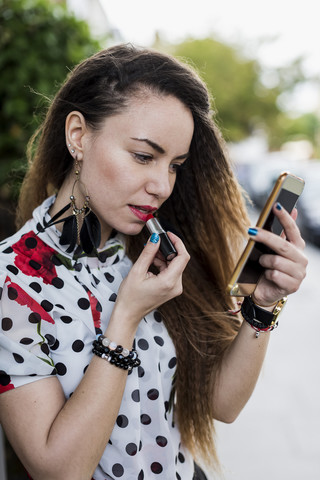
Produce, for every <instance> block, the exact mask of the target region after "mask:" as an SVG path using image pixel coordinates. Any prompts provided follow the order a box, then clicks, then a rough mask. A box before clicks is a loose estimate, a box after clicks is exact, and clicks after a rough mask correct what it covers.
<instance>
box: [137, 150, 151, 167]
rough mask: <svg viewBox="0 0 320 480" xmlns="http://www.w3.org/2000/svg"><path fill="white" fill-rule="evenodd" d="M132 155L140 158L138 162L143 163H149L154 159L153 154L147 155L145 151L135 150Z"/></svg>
mask: <svg viewBox="0 0 320 480" xmlns="http://www.w3.org/2000/svg"><path fill="white" fill-rule="evenodd" d="M132 155H133V157H134V159H135V160H138V162H140V163H143V164H147V163H149V162H150V161H151V160H152V159H153V157H152V155H147V154H145V153H137V152H133V153H132Z"/></svg>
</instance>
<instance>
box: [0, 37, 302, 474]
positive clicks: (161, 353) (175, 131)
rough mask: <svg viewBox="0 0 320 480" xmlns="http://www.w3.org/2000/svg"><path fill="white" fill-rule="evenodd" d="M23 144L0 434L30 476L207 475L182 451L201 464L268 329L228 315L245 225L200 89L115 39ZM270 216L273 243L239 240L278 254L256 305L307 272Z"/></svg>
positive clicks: (290, 233) (246, 381)
mask: <svg viewBox="0 0 320 480" xmlns="http://www.w3.org/2000/svg"><path fill="white" fill-rule="evenodd" d="M33 140H34V141H35V138H34V139H33ZM30 152H31V153H30V155H31V156H32V157H33V158H32V162H31V164H30V169H29V172H28V173H27V175H26V178H25V181H24V184H23V186H22V190H21V196H20V204H19V211H18V220H19V223H20V226H22V225H24V226H22V227H21V229H20V230H19V231H18V233H16V234H15V235H14V236H13V237H11V238H9V239H7V240H6V241H4V242H2V245H1V254H0V280H1V293H2V295H1V303H0V309H1V319H2V330H1V335H0V362H1V363H0V365H1V367H0V369H1V376H0V385H1V391H2V392H3V393H2V395H0V420H1V423H2V425H3V427H4V430H5V432H6V435H7V437H8V439H9V441H10V442H11V444H12V445H13V447H14V449H15V450H16V452H17V454H18V456H19V457H20V459H21V461H22V463H23V464H24V465H25V467H26V469H27V471H28V472H29V474H30V475H31V477H32V478H33V479H34V480H40V479H41V480H43V479H46V480H56V479H57V480H61V479H63V480H69V479H70V480H90V479H91V478H94V479H95V480H103V479H117V478H123V479H130V480H131V479H137V480H142V479H152V478H163V479H166V480H168V479H169V478H170V479H174V478H177V479H183V480H188V479H189V480H191V479H196V478H204V477H202V475H203V473H202V472H201V471H200V469H199V468H198V466H197V465H195V464H194V459H196V458H198V457H202V458H204V459H207V460H209V461H210V460H212V459H215V458H216V455H215V447H214V442H213V421H214V419H218V420H220V421H223V422H232V421H233V420H235V418H236V417H237V415H238V414H239V412H240V411H241V409H242V408H243V407H244V405H245V404H246V402H247V400H248V398H249V397H250V395H251V393H252V391H253V389H254V386H255V383H256V381H257V378H258V375H259V372H260V369H261V366H262V363H263V359H264V356H265V351H266V348H267V344H268V339H269V335H270V333H269V332H263V333H262V334H261V335H259V337H258V338H256V336H255V332H254V330H253V329H252V325H250V324H249V323H248V322H247V321H242V320H241V317H240V316H238V315H231V314H230V313H228V312H229V311H230V309H232V308H233V303H232V301H231V298H230V297H229V296H228V295H227V294H226V285H227V281H228V278H229V276H230V273H231V271H232V268H233V266H234V263H235V260H236V259H237V257H238V254H239V251H240V248H241V247H242V245H243V240H244V234H245V232H246V229H247V227H248V218H247V214H246V210H245V206H244V202H243V199H242V192H241V189H240V187H239V185H238V184H237V181H236V179H235V177H234V175H233V172H232V170H231V168H230V165H229V162H228V160H227V158H226V155H225V153H224V146H223V141H222V138H221V135H220V133H219V131H218V129H217V127H216V126H215V124H214V123H213V121H212V112H211V110H210V102H209V97H208V92H207V89H206V87H205V85H204V84H203V83H202V81H201V80H200V79H199V78H198V76H197V75H196V74H195V73H194V72H193V71H192V70H191V69H190V68H189V67H187V66H185V65H183V64H181V63H179V62H178V61H176V60H175V59H173V58H171V57H170V56H167V55H164V54H160V53H157V52H155V51H151V50H140V49H136V48H134V47H133V46H131V45H119V46H115V47H112V48H110V49H108V50H105V51H102V52H100V53H98V54H96V55H94V56H93V57H91V58H89V59H88V60H86V61H84V62H83V63H81V64H80V65H79V66H77V67H76V68H75V69H74V71H73V72H71V74H70V75H69V77H68V79H67V81H66V82H65V84H64V85H63V86H62V88H61V89H60V91H59V92H58V94H57V95H56V97H55V99H54V101H53V103H52V105H51V107H50V109H49V111H48V114H47V117H46V120H45V122H44V124H43V126H42V128H41V135H40V137H39V139H38V141H37V146H36V149H35V148H33V145H31V148H30ZM277 207H278V208H275V209H274V212H275V214H276V216H277V217H278V218H279V220H280V222H281V224H282V225H283V227H284V230H285V235H286V238H281V237H278V236H275V235H274V234H272V233H270V232H267V231H263V230H259V231H258V232H256V231H253V233H254V234H255V236H254V237H253V238H255V239H257V240H258V241H259V242H262V243H264V244H265V245H267V246H272V248H273V250H274V251H275V252H276V255H263V256H262V258H261V263H262V264H263V265H264V267H266V271H265V274H264V276H263V278H262V280H261V281H260V283H259V285H258V287H257V288H256V290H255V293H254V298H253V299H252V301H254V302H257V303H258V304H259V305H262V306H264V307H265V309H266V310H267V311H272V310H273V308H274V304H275V303H276V302H277V301H278V300H280V299H281V298H282V297H283V296H285V295H288V294H290V293H292V292H294V291H296V290H297V289H298V287H299V285H300V283H301V281H302V279H303V278H304V276H305V270H306V263H307V261H306V259H305V257H304V255H303V253H302V250H303V247H304V242H303V240H302V239H301V237H300V233H299V231H298V228H297V226H296V224H295V221H294V220H295V217H296V213H294V214H293V216H292V217H291V216H290V215H289V214H288V213H287V212H286V211H285V210H284V209H283V208H281V206H280V205H278V206H277ZM32 212H33V213H32ZM153 215H156V216H158V218H159V219H160V222H163V226H166V229H167V230H168V234H167V235H168V239H169V240H170V241H171V243H172V244H173V247H174V248H175V250H176V253H177V254H176V256H175V257H174V258H173V259H172V260H170V261H168V260H166V259H165V258H164V256H163V254H162V253H161V251H160V250H159V248H160V247H161V243H163V242H164V241H165V240H164V239H163V235H162V234H161V235H160V236H159V234H158V233H157V232H154V233H152V235H150V233H149V231H148V229H147V228H146V227H145V225H146V223H147V222H149V221H150V219H151V223H153V222H154V220H153ZM172 232H175V233H172Z"/></svg>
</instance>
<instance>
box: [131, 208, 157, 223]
mask: <svg viewBox="0 0 320 480" xmlns="http://www.w3.org/2000/svg"><path fill="white" fill-rule="evenodd" d="M129 208H130V210H131V211H132V213H133V214H134V215H135V216H136V217H137V218H139V220H142V221H143V222H146V221H147V220H148V217H149V216H150V214H152V213H154V212H155V211H156V210H157V209H156V208H154V207H150V206H149V205H129Z"/></svg>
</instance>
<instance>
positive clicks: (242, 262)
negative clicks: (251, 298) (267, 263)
mask: <svg viewBox="0 0 320 480" xmlns="http://www.w3.org/2000/svg"><path fill="white" fill-rule="evenodd" d="M303 188H304V180H303V179H302V178H300V177H297V176H295V175H292V174H291V173H289V172H283V173H281V175H280V176H279V178H278V179H277V181H276V183H275V185H274V187H273V190H272V192H271V193H270V195H269V197H268V200H267V201H266V203H265V206H264V207H263V209H262V212H261V214H260V217H259V219H258V221H257V227H260V228H264V229H265V230H269V231H271V232H273V233H275V234H276V235H281V233H282V231H283V227H282V225H281V224H280V222H279V220H278V219H277V218H276V217H275V215H274V213H273V212H272V206H273V205H274V204H275V203H276V202H279V203H280V204H281V205H282V207H283V208H285V209H286V210H287V211H288V212H289V213H291V211H292V210H293V208H294V207H295V205H296V203H297V201H298V198H299V196H300V195H301V193H302V191H303ZM264 253H274V252H273V250H271V249H270V248H268V247H267V246H266V245H264V244H262V243H260V242H255V241H254V240H252V239H250V240H249V241H248V243H247V245H246V247H245V249H244V251H243V253H242V255H241V257H240V259H239V261H238V263H237V265H236V267H235V269H234V272H233V274H232V276H231V278H230V281H229V283H228V287H227V291H228V293H229V294H230V295H232V296H235V297H246V296H248V295H251V294H252V293H253V291H254V289H255V288H256V286H257V283H258V282H259V279H260V277H261V275H262V274H263V272H264V270H265V269H264V267H262V266H261V265H260V263H259V258H260V257H261V255H262V254H264Z"/></svg>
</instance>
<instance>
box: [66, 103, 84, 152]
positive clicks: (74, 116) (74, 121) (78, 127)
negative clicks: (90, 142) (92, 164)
mask: <svg viewBox="0 0 320 480" xmlns="http://www.w3.org/2000/svg"><path fill="white" fill-rule="evenodd" d="M87 131H88V129H87V125H86V121H85V118H84V116H83V115H82V113H80V112H77V111H74V112H70V113H69V115H68V116H67V118H66V125H65V134H66V142H67V147H68V150H69V152H70V154H71V155H72V156H73V157H74V158H75V157H76V158H77V160H82V158H83V146H84V135H85V134H86V133H87Z"/></svg>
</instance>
